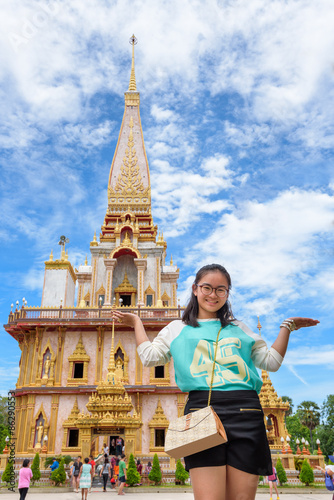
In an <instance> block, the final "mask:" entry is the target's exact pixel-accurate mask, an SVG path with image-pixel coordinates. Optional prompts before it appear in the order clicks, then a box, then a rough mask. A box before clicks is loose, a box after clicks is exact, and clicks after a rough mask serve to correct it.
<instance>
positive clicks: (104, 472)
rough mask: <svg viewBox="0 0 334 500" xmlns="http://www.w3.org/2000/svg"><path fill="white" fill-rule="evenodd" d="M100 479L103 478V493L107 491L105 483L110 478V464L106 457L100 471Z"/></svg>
mask: <svg viewBox="0 0 334 500" xmlns="http://www.w3.org/2000/svg"><path fill="white" fill-rule="evenodd" d="M100 477H102V478H103V491H107V482H108V478H110V463H109V458H108V456H107V455H105V456H104V464H103V467H102V468H101V471H100Z"/></svg>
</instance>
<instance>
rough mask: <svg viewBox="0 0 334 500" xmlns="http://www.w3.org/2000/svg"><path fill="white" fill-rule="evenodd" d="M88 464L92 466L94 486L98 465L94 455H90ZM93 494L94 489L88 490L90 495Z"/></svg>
mask: <svg viewBox="0 0 334 500" xmlns="http://www.w3.org/2000/svg"><path fill="white" fill-rule="evenodd" d="M88 463H89V464H90V465H91V466H92V472H91V475H92V484H93V479H94V476H95V465H96V464H95V460H94V457H93V455H89V462H88ZM91 492H92V487H90V488H89V490H88V493H91Z"/></svg>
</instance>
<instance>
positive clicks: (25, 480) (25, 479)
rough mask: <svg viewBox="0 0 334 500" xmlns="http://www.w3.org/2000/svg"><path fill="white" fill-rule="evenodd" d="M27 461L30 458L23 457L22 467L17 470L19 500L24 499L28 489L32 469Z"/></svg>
mask: <svg viewBox="0 0 334 500" xmlns="http://www.w3.org/2000/svg"><path fill="white" fill-rule="evenodd" d="M29 462H30V460H29V459H28V458H25V459H24V460H23V464H22V469H20V472H19V486H18V488H19V493H20V500H24V499H25V497H26V495H27V493H28V489H29V486H30V480H31V478H32V470H31V469H30V467H29Z"/></svg>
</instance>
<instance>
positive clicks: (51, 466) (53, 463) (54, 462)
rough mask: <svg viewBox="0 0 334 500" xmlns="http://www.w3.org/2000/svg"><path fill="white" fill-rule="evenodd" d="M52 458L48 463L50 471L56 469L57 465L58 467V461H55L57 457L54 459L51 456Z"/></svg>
mask: <svg viewBox="0 0 334 500" xmlns="http://www.w3.org/2000/svg"><path fill="white" fill-rule="evenodd" d="M52 460H53V462H52V464H51V465H50V469H51V470H52V472H53V471H54V470H56V469H58V467H59V462H57V459H56V458H53V459H52Z"/></svg>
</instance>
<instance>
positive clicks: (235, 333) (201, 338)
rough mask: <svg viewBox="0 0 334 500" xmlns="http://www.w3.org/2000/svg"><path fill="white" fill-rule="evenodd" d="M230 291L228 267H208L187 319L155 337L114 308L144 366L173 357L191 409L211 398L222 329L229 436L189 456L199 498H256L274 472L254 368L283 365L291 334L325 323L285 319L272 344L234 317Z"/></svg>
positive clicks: (219, 379) (222, 402)
mask: <svg viewBox="0 0 334 500" xmlns="http://www.w3.org/2000/svg"><path fill="white" fill-rule="evenodd" d="M230 289H231V278H230V275H229V274H228V272H227V271H226V269H225V268H224V267H222V266H220V265H218V264H212V265H209V266H204V267H202V269H200V270H199V271H198V273H197V275H196V278H195V282H194V284H193V285H192V294H191V298H190V301H189V304H188V306H187V308H186V310H185V311H184V314H183V317H182V321H180V320H179V321H173V322H171V323H169V324H168V325H167V326H166V327H165V328H163V329H162V331H161V332H160V333H159V335H158V336H157V337H156V338H155V339H154V340H153V342H150V341H149V339H148V337H147V335H146V332H145V329H144V327H143V324H142V322H141V320H140V318H139V317H138V316H136V315H134V314H124V313H121V312H119V311H114V318H115V319H117V320H118V321H120V322H121V323H123V324H125V325H128V326H131V327H133V328H134V331H135V337H136V342H137V346H138V347H137V351H138V354H139V356H140V358H141V360H142V362H143V364H144V365H145V366H156V365H162V364H165V363H168V362H169V361H170V359H171V357H173V359H174V369H175V380H176V383H177V385H178V386H179V388H180V389H181V390H182V391H183V392H189V398H188V402H187V404H186V407H185V414H186V413H189V412H191V411H194V410H197V409H200V408H203V407H205V406H207V404H208V393H209V388H210V381H211V373H212V365H213V356H214V347H215V345H216V342H217V335H218V333H219V337H218V349H217V357H216V368H215V374H214V379H213V391H212V397H211V405H212V406H213V408H214V410H215V411H216V413H217V414H218V415H219V417H220V419H221V420H222V422H223V424H224V426H225V430H226V433H227V437H228V442H227V443H225V444H223V445H220V446H217V447H215V448H211V449H209V450H205V451H203V452H200V453H196V454H194V455H190V456H188V457H185V464H186V468H187V469H188V470H190V476H191V483H192V485H193V489H194V495H195V499H196V500H225V499H226V500H230V499H232V498H235V499H236V498H240V499H241V498H242V499H243V500H253V499H254V498H255V494H256V488H257V484H258V476H259V475H269V474H271V471H272V464H271V457H270V449H269V445H268V441H267V437H266V430H265V426H264V418H263V411H262V408H261V405H260V401H259V398H258V393H259V392H260V390H261V386H262V381H261V378H260V376H259V374H258V372H257V370H256V367H257V368H261V369H264V370H269V371H276V370H278V368H279V367H280V365H281V363H282V361H283V357H284V355H285V352H286V349H287V345H288V341H289V335H290V332H291V331H293V330H298V329H299V328H303V327H307V326H313V325H316V324H317V323H319V322H318V321H317V320H313V319H309V318H299V317H298V318H297V317H296V318H289V319H288V320H285V321H284V322H283V323H282V325H281V327H280V330H279V334H278V337H277V339H276V340H275V342H274V344H273V345H272V347H271V348H270V349H268V347H267V345H266V343H265V342H264V340H263V339H262V338H261V336H260V335H258V334H255V333H253V332H252V331H251V330H250V329H249V328H248V327H247V326H246V325H244V324H243V323H241V322H240V321H237V320H235V319H234V317H233V314H232V310H231V306H230V304H229V302H228V297H229V293H230ZM208 484H209V485H210V487H209V488H208Z"/></svg>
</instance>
